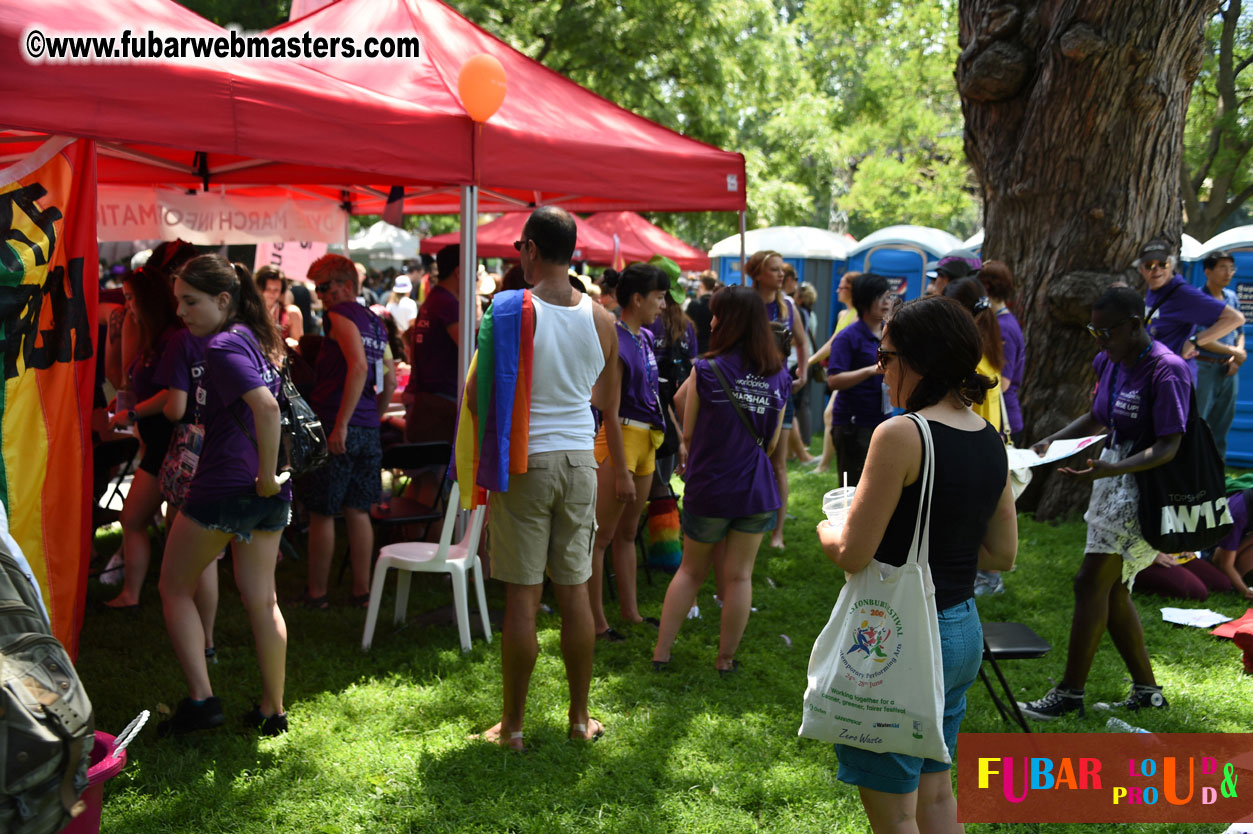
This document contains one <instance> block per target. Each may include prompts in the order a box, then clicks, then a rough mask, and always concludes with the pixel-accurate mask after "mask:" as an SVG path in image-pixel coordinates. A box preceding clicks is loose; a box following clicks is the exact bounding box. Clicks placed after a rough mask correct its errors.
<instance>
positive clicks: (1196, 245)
mask: <svg viewBox="0 0 1253 834" xmlns="http://www.w3.org/2000/svg"><path fill="white" fill-rule="evenodd" d="M1205 252H1206V248H1205V246H1204V245H1203V244H1202V243H1201V241H1199V240H1197V239H1196V238H1194V237H1193V236H1192V235H1184V236H1183V240H1181V241H1180V242H1179V274H1180V275H1182V276H1183V280H1185V281H1187V282H1189V283H1191V284H1192V285H1193V286H1197V287H1203V286H1205V270H1204V269H1203V268H1202V267H1201V261H1202V260H1204V258H1205Z"/></svg>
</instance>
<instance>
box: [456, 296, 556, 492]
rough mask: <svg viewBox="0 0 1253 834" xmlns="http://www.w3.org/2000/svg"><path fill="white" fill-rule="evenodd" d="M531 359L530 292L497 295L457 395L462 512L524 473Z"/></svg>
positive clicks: (532, 319)
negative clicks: (458, 401) (459, 395)
mask: <svg viewBox="0 0 1253 834" xmlns="http://www.w3.org/2000/svg"><path fill="white" fill-rule="evenodd" d="M534 355H535V305H534V304H533V303H532V302H531V291H530V290H509V291H506V292H500V293H497V294H496V296H495V297H494V298H493V299H492V305H491V306H490V307H488V308H487V312H486V313H484V314H483V321H482V323H481V324H480V326H479V338H478V349H477V350H475V352H474V356H473V358H471V360H470V370H469V371H468V372H467V373H466V386H465V389H464V390H463V391H462V392H461V410H460V415H459V417H458V420H457V441H456V452H455V454H454V455H453V463H452V466H453V476H454V477H455V478H456V479H457V483H458V485H459V486H460V488H461V506H462V507H463V508H464V509H467V510H468V509H470V508H471V507H475V506H477V505H479V504H482V503H483V502H484V501H485V500H486V494H487V492H489V491H491V492H505V491H506V490H508V489H509V476H510V475H521V474H522V473H524V472H526V461H527V445H528V440H527V438H528V437H529V435H530V431H531V372H532V364H533V360H534ZM472 404H473V411H471V406H472Z"/></svg>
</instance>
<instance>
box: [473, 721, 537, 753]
mask: <svg viewBox="0 0 1253 834" xmlns="http://www.w3.org/2000/svg"><path fill="white" fill-rule="evenodd" d="M495 729H496V727H489V728H488V730H495ZM488 730H484V731H483V732H481V733H473V734H471V735H470V736H469V738H470V740H471V741H483V742H486V743H488V744H494V745H496V746H497V747H501V748H503V749H505V750H512V751H513V752H515V753H529V752H531V747H530V745H528V744H526V742H524V741H522V731H521V730H516V731H514V732H511V733H509V740H508V741H505V740H504V739H503V738H501V737H500V736H499V735H497V736H496V738H492V737H491V736H489V735H488V734H487V733H488ZM515 742H517V746H515V745H514V743H515Z"/></svg>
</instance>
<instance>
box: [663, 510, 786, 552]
mask: <svg viewBox="0 0 1253 834" xmlns="http://www.w3.org/2000/svg"><path fill="white" fill-rule="evenodd" d="M778 515H779V512H778V510H769V511H767V512H764V513H754V514H753V515H746V516H741V517H740V518H712V517H710V516H704V515H693V514H692V513H689V512H688V511H687V510H686V509H684V510H683V535H685V536H687V537H688V538H690V539H692V540H693V541H698V542H701V543H702V544H714V543H715V542H720V541H722V540H723V539H724V538H725V537H726V535H727V533H728V532H730V531H731V530H738V531H739V532H741V533H769V532H770V531H771V530H773V529H774V525H775V521H776V520H777V518H778Z"/></svg>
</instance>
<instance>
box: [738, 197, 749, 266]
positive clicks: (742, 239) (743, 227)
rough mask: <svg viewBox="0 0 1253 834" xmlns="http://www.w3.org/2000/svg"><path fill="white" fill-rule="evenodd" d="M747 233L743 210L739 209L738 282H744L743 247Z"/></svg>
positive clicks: (744, 254)
mask: <svg viewBox="0 0 1253 834" xmlns="http://www.w3.org/2000/svg"><path fill="white" fill-rule="evenodd" d="M747 234H748V230H747V228H746V218H745V211H744V210H743V209H740V283H741V284H742V283H744V280H743V279H744V275H745V273H744V261H745V260H746V259H747V258H748V254H747V252H746V251H745V249H744V246H745V244H746V239H745V236H746V235H747Z"/></svg>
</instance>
